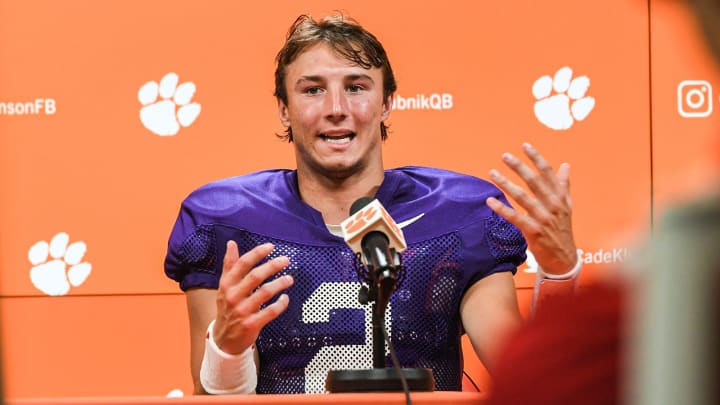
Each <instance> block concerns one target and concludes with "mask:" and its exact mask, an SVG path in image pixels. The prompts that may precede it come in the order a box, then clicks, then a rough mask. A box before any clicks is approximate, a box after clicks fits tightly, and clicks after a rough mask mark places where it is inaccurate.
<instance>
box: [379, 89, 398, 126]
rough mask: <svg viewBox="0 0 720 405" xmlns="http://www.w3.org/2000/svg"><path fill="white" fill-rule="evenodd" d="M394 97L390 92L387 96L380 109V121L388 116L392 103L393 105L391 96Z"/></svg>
mask: <svg viewBox="0 0 720 405" xmlns="http://www.w3.org/2000/svg"><path fill="white" fill-rule="evenodd" d="M394 97H395V95H394V94H391V95H389V96H388V97H387V99H386V100H385V102H384V103H383V110H382V119H381V121H385V120H386V119H388V118H389V117H390V112H391V111H392V105H393V98H394Z"/></svg>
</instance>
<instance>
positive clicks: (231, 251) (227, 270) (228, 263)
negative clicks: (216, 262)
mask: <svg viewBox="0 0 720 405" xmlns="http://www.w3.org/2000/svg"><path fill="white" fill-rule="evenodd" d="M273 248H274V246H273V245H272V244H271V243H265V244H262V245H259V246H255V247H254V248H252V249H251V250H249V251H248V252H246V253H245V254H243V255H242V256H239V257H238V247H237V244H236V243H235V241H228V243H227V251H226V252H225V259H223V274H222V275H221V277H220V285H221V286H222V287H223V288H229V287H231V286H233V285H237V284H238V283H239V282H240V281H241V280H243V279H244V278H245V275H246V274H247V273H248V272H249V271H250V270H251V269H252V268H253V267H255V265H256V264H257V263H258V262H259V261H260V260H262V259H263V258H265V257H266V256H267V255H269V254H270V252H272V250H273Z"/></svg>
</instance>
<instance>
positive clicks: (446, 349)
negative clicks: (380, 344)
mask: <svg viewBox="0 0 720 405" xmlns="http://www.w3.org/2000/svg"><path fill="white" fill-rule="evenodd" d="M296 184H297V181H296V177H295V173H294V172H291V171H273V172H258V173H255V174H251V175H248V176H243V177H237V178H232V179H226V180H222V181H219V182H216V183H212V184H210V185H207V186H204V187H202V188H200V189H198V190H196V191H195V192H194V193H193V194H191V195H190V197H188V198H187V199H186V201H184V202H183V206H182V209H181V212H180V215H179V217H178V220H177V222H176V225H175V227H174V229H173V232H172V234H171V236H170V241H169V246H168V254H167V256H166V261H165V271H166V274H167V275H168V276H169V277H171V278H173V279H174V280H177V281H178V282H179V283H180V286H181V288H182V289H183V290H186V289H188V288H193V287H205V288H217V282H218V279H219V277H220V275H221V273H222V258H223V256H224V254H225V244H226V242H227V241H228V240H230V239H232V240H235V241H236V242H237V243H238V247H239V248H240V252H241V254H242V252H245V251H248V250H249V249H251V248H252V247H254V246H257V245H259V244H262V243H265V242H272V243H273V244H274V245H275V250H274V251H273V252H272V253H271V255H270V256H269V257H268V259H272V258H274V257H277V256H280V255H285V256H288V257H289V258H290V265H289V266H288V268H286V269H284V270H283V271H282V272H281V274H291V275H292V276H293V277H294V279H295V283H294V285H293V286H292V287H291V288H290V289H289V290H288V291H287V294H288V295H289V297H290V304H289V307H288V309H287V310H286V311H285V313H283V314H282V315H281V316H280V317H279V318H277V319H276V320H274V321H272V322H271V323H270V324H268V325H267V326H266V327H265V328H264V329H263V330H262V331H261V333H260V336H259V337H258V340H257V342H256V344H257V347H258V350H259V354H260V369H259V379H258V386H257V392H258V393H301V392H324V390H325V377H326V375H327V372H328V371H329V370H330V369H350V368H371V367H372V324H371V312H370V306H369V305H368V306H363V305H361V304H360V303H359V302H358V291H359V289H360V286H361V283H360V281H359V280H358V279H357V274H356V272H355V267H354V266H355V255H354V254H353V252H352V251H351V250H350V249H349V248H348V247H347V246H346V245H345V243H344V242H343V240H342V239H341V238H338V237H336V236H333V235H331V234H330V233H329V232H328V230H327V228H326V227H325V224H324V223H323V221H322V216H321V214H320V213H319V212H317V211H315V210H314V209H312V208H311V207H309V206H308V205H306V204H304V203H303V202H302V201H301V200H300V199H299V198H298V193H297V190H296ZM488 196H495V197H498V198H501V199H503V197H502V195H501V194H500V193H499V191H498V190H497V189H496V188H495V187H494V186H492V185H490V184H489V183H487V182H484V181H482V180H479V179H476V178H472V177H469V176H463V175H458V174H456V173H452V172H447V171H441V170H437V169H429V168H418V167H410V168H402V169H396V170H390V171H387V172H386V177H385V181H384V182H383V184H382V185H381V187H380V189H379V190H378V194H377V198H378V199H379V200H380V201H381V203H382V204H383V205H384V206H385V208H386V209H387V210H388V212H389V213H390V215H392V216H393V218H395V219H396V221H398V222H401V221H405V220H408V219H410V218H416V217H419V219H417V220H416V221H415V222H413V223H412V224H411V225H408V226H407V227H406V228H404V229H403V232H404V233H405V237H406V239H407V241H408V249H407V250H406V251H405V252H403V254H402V258H403V264H404V265H405V267H406V269H407V271H406V275H405V279H404V281H403V283H402V285H400V286H399V288H398V290H397V291H396V292H395V293H394V294H393V296H392V298H391V301H390V305H389V307H388V310H387V314H386V315H387V316H386V329H387V331H388V333H389V335H390V337H391V341H392V342H393V345H394V348H395V350H396V351H397V354H398V358H399V360H400V362H401V364H402V366H404V367H423V368H424V367H427V368H430V369H432V370H433V373H434V377H435V383H436V388H437V389H438V390H460V389H461V378H462V364H463V361H462V351H461V344H460V338H461V335H462V326H461V320H460V314H459V305H460V300H461V299H462V296H463V294H464V292H465V291H466V290H467V289H468V288H469V287H470V286H471V285H472V284H473V283H474V282H476V281H477V280H480V279H482V278H483V277H486V276H487V275H489V274H492V273H495V272H500V271H515V269H516V266H517V265H519V264H520V263H522V262H523V261H524V259H525V249H526V245H525V241H524V239H523V238H522V235H521V234H520V232H519V231H518V230H517V229H516V228H515V227H514V226H512V225H511V224H509V223H507V222H505V221H504V220H503V219H502V218H500V217H497V216H495V215H494V214H492V211H491V210H489V209H488V208H487V206H485V204H484V203H482V202H483V201H484V200H485V198H487V197H488ZM421 214H422V215H421ZM473 316H483V314H482V313H479V314H477V315H475V314H473ZM386 354H387V351H386ZM386 358H387V362H386V363H387V364H388V365H389V364H390V362H389V356H386Z"/></svg>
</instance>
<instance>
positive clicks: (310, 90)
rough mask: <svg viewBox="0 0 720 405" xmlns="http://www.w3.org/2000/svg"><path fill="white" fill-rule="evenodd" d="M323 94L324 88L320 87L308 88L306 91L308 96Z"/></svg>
mask: <svg viewBox="0 0 720 405" xmlns="http://www.w3.org/2000/svg"><path fill="white" fill-rule="evenodd" d="M321 92H322V88H320V87H308V88H307V89H305V93H307V94H320V93H321Z"/></svg>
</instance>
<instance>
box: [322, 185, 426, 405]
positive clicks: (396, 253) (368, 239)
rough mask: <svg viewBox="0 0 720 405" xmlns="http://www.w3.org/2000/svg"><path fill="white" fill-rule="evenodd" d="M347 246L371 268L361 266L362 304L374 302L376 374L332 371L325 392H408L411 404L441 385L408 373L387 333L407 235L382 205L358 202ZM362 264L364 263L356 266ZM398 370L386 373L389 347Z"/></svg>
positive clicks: (346, 224)
mask: <svg viewBox="0 0 720 405" xmlns="http://www.w3.org/2000/svg"><path fill="white" fill-rule="evenodd" d="M340 227H341V229H342V232H343V237H344V239H345V243H347V244H348V246H350V248H351V249H352V251H353V252H354V253H355V255H356V257H359V258H360V261H362V262H363V263H364V265H365V267H366V268H365V269H363V267H362V264H360V265H356V268H355V271H356V272H357V275H358V279H359V280H360V281H361V282H366V283H368V285H369V288H368V286H366V285H364V284H363V285H362V287H361V288H360V294H359V296H358V298H359V301H360V303H361V304H363V305H366V304H368V303H370V302H372V335H373V336H372V355H373V368H372V369H369V370H356V369H351V370H330V372H328V376H327V379H326V380H325V387H326V388H327V390H328V391H330V392H368V391H404V392H405V397H406V399H407V401H408V403H409V399H410V390H416V391H432V390H433V388H434V387H435V380H434V378H433V374H432V371H431V370H430V369H428V368H402V367H401V365H400V362H399V361H398V359H397V355H396V354H395V350H394V349H393V345H392V342H391V340H390V337H389V336H388V334H387V331H386V330H385V310H386V309H387V307H388V303H389V301H390V296H391V295H392V293H393V292H394V291H395V290H396V289H397V287H398V284H400V283H402V280H403V279H404V274H405V267H404V266H403V265H402V262H401V261H400V252H402V251H404V250H405V249H407V244H406V242H405V235H403V232H402V230H400V227H399V226H398V225H397V224H396V223H395V221H394V220H393V219H392V217H391V216H390V214H388V212H387V211H386V210H385V207H383V206H382V204H380V201H378V200H377V199H375V200H373V199H371V198H368V197H363V198H360V199H358V200H357V201H355V202H354V203H353V204H352V207H351V208H350V217H349V218H347V219H346V220H344V221H342V223H340ZM356 264H359V263H356ZM386 344H387V347H388V349H389V351H390V357H391V359H392V363H393V368H386V364H385V345H386Z"/></svg>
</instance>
